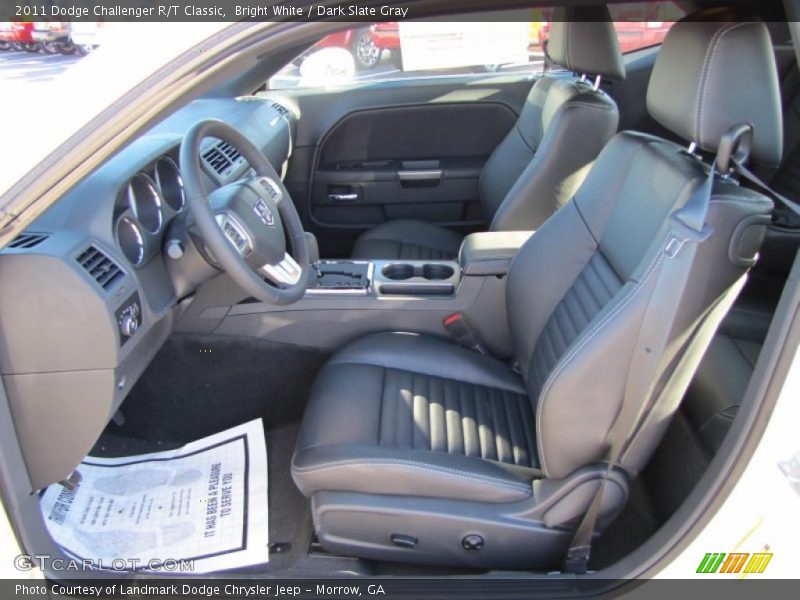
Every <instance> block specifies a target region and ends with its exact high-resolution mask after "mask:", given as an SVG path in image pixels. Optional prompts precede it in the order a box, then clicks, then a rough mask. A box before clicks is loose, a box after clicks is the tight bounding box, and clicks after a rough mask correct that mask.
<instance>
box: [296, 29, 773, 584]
mask: <svg viewBox="0 0 800 600" xmlns="http://www.w3.org/2000/svg"><path fill="white" fill-rule="evenodd" d="M647 102H648V108H649V110H650V112H651V114H652V116H653V117H654V118H656V119H657V120H658V121H659V122H660V123H661V124H663V125H665V126H666V127H668V128H669V129H671V130H672V131H673V132H674V133H675V134H677V135H679V136H681V137H682V138H684V139H686V140H687V141H692V142H695V143H696V144H697V146H698V147H699V148H701V149H702V150H705V151H707V152H715V151H716V150H717V145H718V140H720V138H721V136H722V135H723V133H725V132H726V131H727V130H728V129H729V128H730V127H731V126H733V125H737V124H740V123H750V124H752V125H753V128H754V132H755V133H754V137H753V145H752V150H751V157H752V158H754V159H756V160H759V161H761V162H763V163H770V164H775V165H777V164H778V162H779V161H780V157H781V152H782V147H781V145H782V142H781V140H782V122H781V112H780V95H779V91H778V78H777V73H776V67H775V63H774V58H773V54H772V49H771V43H770V38H769V34H768V32H767V29H766V27H765V26H764V24H763V23H761V22H753V21H744V22H739V21H733V22H731V21H726V22H707V21H700V20H691V19H686V20H684V21H681V22H678V23H677V24H676V25H674V27H673V28H672V30H671V31H670V33H669V34H668V36H667V39H666V41H665V43H664V45H663V48H662V49H661V51H660V55H659V57H658V60H657V63H656V65H655V67H654V70H653V74H652V78H651V81H650V86H649V89H648V96H647ZM708 168H709V167H708V165H707V164H705V163H704V162H703V161H702V160H701V159H700V158H698V156H696V155H693V154H690V153H689V152H687V151H686V150H685V147H684V146H680V145H677V144H675V143H672V142H669V141H666V140H664V139H661V138H658V137H654V136H650V135H644V134H640V133H634V132H623V133H620V134H617V135H616V136H615V137H614V138H613V139H612V140H611V142H610V143H609V144H608V146H607V147H606V148H605V149H604V150H603V152H602V153H601V154H600V156H599V157H598V159H597V161H596V163H595V164H594V166H593V168H592V170H591V172H590V174H589V176H588V177H587V179H586V181H585V182H584V184H583V185H582V186H581V188H580V189H579V190H578V192H577V194H576V195H575V197H574V198H573V199H572V200H571V201H570V202H569V203H567V204H566V205H565V206H564V207H563V208H561V209H560V210H559V211H558V212H557V213H556V214H555V215H553V216H552V217H551V218H550V219H549V220H547V221H546V222H545V223H544V225H543V226H542V227H541V228H540V229H539V230H538V231H537V232H536V233H535V234H534V235H533V236H531V237H530V239H529V240H528V241H527V242H526V243H525V245H524V246H523V247H522V248H521V249H520V251H519V253H518V254H517V256H516V258H515V259H514V261H513V264H512V266H511V268H510V272H509V274H508V277H507V285H506V304H507V306H506V308H507V314H508V320H509V324H510V331H511V336H512V342H513V348H514V357H513V364H514V365H515V367H516V368H512V366H510V364H512V363H511V362H509V363H506V362H503V361H501V360H498V359H496V358H492V357H489V356H483V355H481V354H478V353H475V352H472V351H469V350H466V349H464V348H462V347H460V346H457V345H455V344H452V343H450V342H449V341H445V340H442V339H438V338H435V337H432V336H429V335H419V334H413V333H376V334H372V335H368V336H366V337H364V338H361V339H358V340H356V341H355V342H353V343H351V344H350V345H348V346H346V347H345V348H344V349H342V350H340V351H339V352H338V353H336V354H335V355H334V356H333V357H332V358H331V360H330V361H329V362H328V363H327V364H326V365H325V367H324V368H323V369H322V371H321V373H320V375H319V376H318V378H317V380H316V383H315V385H314V387H313V390H312V393H311V398H310V401H309V404H308V407H307V409H306V414H305V417H304V420H303V423H302V427H301V431H300V434H299V439H298V442H297V448H296V452H295V454H294V457H293V460H292V475H293V477H294V480H295V482H296V484H297V486H298V487H299V488H300V490H301V491H302V492H303V493H304V494H305V495H306V496H308V497H310V498H311V501H312V513H313V519H314V526H315V530H316V532H317V535H318V537H319V540H320V542H321V544H322V546H323V547H325V548H326V549H328V550H330V551H334V552H337V553H340V554H347V555H354V556H359V557H366V558H373V559H383V560H397V561H406V562H417V563H425V564H448V565H461V566H473V567H479V568H542V569H549V568H552V567H556V566H557V565H558V564H559V562H560V559H561V558H562V557H563V553H564V552H565V550H566V548H567V546H568V545H569V542H570V540H571V538H572V535H573V532H574V528H575V526H576V523H577V521H579V520H580V518H581V517H582V515H583V514H584V512H585V511H586V510H587V508H588V505H589V503H590V502H591V499H592V497H593V495H594V493H595V491H596V490H597V489H598V487H599V485H600V481H602V479H603V477H604V474H605V472H606V466H605V465H604V464H602V461H603V460H604V459H605V457H606V456H607V454H608V449H609V439H608V435H609V431H610V430H611V428H612V426H613V424H614V421H615V418H616V416H617V414H618V412H619V410H620V406H621V402H622V398H623V395H624V392H625V388H626V382H627V381H628V380H629V377H631V373H632V371H631V369H630V365H631V361H632V360H633V354H634V349H635V342H636V339H637V332H638V331H639V326H640V324H641V322H642V319H643V315H644V314H645V312H646V311H647V309H648V306H649V305H650V303H651V301H652V296H651V294H650V293H649V291H648V290H650V289H651V287H650V285H649V281H648V278H649V277H650V275H651V274H652V273H653V272H654V271H655V270H656V269H655V267H656V266H657V265H658V264H659V261H662V260H664V261H665V260H667V258H665V257H668V256H669V250H668V246H667V244H668V240H669V239H670V232H671V225H670V219H669V217H670V215H671V214H673V213H674V212H675V211H676V209H679V208H681V207H682V206H683V205H684V203H686V201H687V199H688V198H689V197H690V196H692V194H693V193H694V191H695V190H696V189H697V188H698V187H699V186H701V185H702V184H703V182H704V181H705V180H706V178H707V173H708ZM771 210H772V202H771V201H770V200H769V199H768V198H766V197H765V196H763V195H761V194H760V193H757V192H755V191H753V190H750V189H747V188H743V187H740V186H739V185H738V183H737V182H736V181H735V180H733V178H729V177H718V178H717V179H716V180H715V182H714V185H713V191H712V195H711V203H710V206H709V210H708V214H707V217H706V221H705V222H706V225H707V226H708V227H710V228H711V229H712V230H713V233H712V234H711V236H710V237H709V238H708V239H706V240H705V241H703V242H702V243H700V244H699V245H698V247H697V251H696V254H695V260H694V262H693V263H692V267H691V271H690V272H689V278H688V285H687V286H686V289H685V290H683V292H682V293H677V294H676V295H675V297H674V298H673V299H672V300H674V302H675V303H677V311H676V313H675V314H676V315H677V316H676V318H675V321H674V324H673V326H672V328H671V330H670V333H669V335H668V343H667V344H666V345H665V349H664V351H663V353H661V355H660V356H659V357H658V358H659V360H658V368H657V370H656V373H657V376H656V378H655V379H656V380H657V382H658V384H657V385H653V386H651V387H650V388H649V389H650V392H649V396H648V397H642V398H641V407H642V413H641V415H640V417H639V428H638V430H637V431H638V432H637V435H636V436H635V437H634V438H633V439H632V440H631V442H630V443H629V444H628V446H627V448H626V450H625V452H624V453H623V454H622V457H621V459H620V461H619V466H620V468H619V469H615V470H613V471H611V472H610V473H609V475H608V479H607V482H606V484H605V488H604V492H603V496H602V503H601V505H600V511H599V513H600V517H599V519H598V529H599V530H602V528H603V527H604V526H605V525H607V524H608V523H609V522H610V521H611V520H612V519H613V518H614V517H615V516H616V514H617V513H618V512H619V511H620V510H621V508H622V507H623V506H624V504H625V502H626V500H627V493H628V481H629V479H630V478H632V477H635V476H636V474H637V473H638V471H639V470H640V469H641V468H643V466H644V465H645V464H646V462H647V460H648V458H649V456H650V454H651V453H652V451H653V450H654V449H655V447H656V446H657V445H658V443H659V441H660V439H661V437H662V435H663V432H664V430H665V428H666V426H667V425H668V423H669V420H670V417H671V416H672V414H673V412H674V411H675V410H676V408H677V406H678V403H679V402H680V399H681V397H682V396H683V393H684V391H685V389H686V387H687V385H688V383H689V381H690V379H691V377H692V375H693V373H694V371H695V369H696V367H697V364H698V362H699V360H700V359H701V357H702V354H703V352H704V351H705V349H706V347H707V345H708V343H709V341H710V339H711V337H712V335H713V332H714V331H715V329H716V328H717V326H718V324H719V322H720V320H721V319H722V317H723V316H724V314H725V312H726V311H727V308H728V307H729V306H730V304H731V303H732V301H733V299H734V298H735V296H736V294H737V293H738V291H739V290H740V289H741V286H742V284H743V283H744V279H745V277H746V273H747V270H748V269H749V267H750V266H752V265H753V264H754V262H755V258H756V253H757V251H758V247H759V245H760V243H761V240H762V238H763V235H764V231H765V226H766V224H767V223H768V222H769V215H770V212H771ZM634 375H635V374H634ZM654 383H655V382H654ZM645 407H646V408H645Z"/></svg>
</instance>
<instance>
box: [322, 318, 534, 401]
mask: <svg viewBox="0 0 800 600" xmlns="http://www.w3.org/2000/svg"><path fill="white" fill-rule="evenodd" d="M346 363H350V364H361V365H374V366H378V367H383V368H387V369H400V370H403V371H411V372H413V373H421V374H423V375H430V376H432V377H442V378H445V379H454V380H457V381H461V382H464V383H471V384H473V385H481V386H486V387H490V388H494V389H498V390H506V391H509V392H513V393H515V394H524V395H527V393H528V392H527V390H526V389H525V384H524V382H523V381H522V378H521V377H520V376H519V375H517V374H516V373H515V372H514V371H512V370H511V369H510V368H509V367H508V366H507V365H506V364H504V363H502V362H501V361H499V360H497V359H495V358H492V357H489V356H483V355H482V354H478V353H477V352H472V351H471V350H467V349H466V348H462V347H461V346H457V345H456V344H454V343H452V342H450V341H446V340H441V339H439V338H435V337H432V336H428V335H419V334H416V333H400V332H392V333H388V332H387V333H374V334H370V335H366V336H364V337H362V338H359V339H357V340H356V341H354V342H352V343H350V344H348V345H347V346H345V347H344V348H343V349H341V350H340V351H339V352H337V353H336V354H335V355H334V356H333V357H332V358H331V359H330V361H329V362H328V364H329V365H333V364H346Z"/></svg>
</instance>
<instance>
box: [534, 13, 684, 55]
mask: <svg viewBox="0 0 800 600" xmlns="http://www.w3.org/2000/svg"><path fill="white" fill-rule="evenodd" d="M671 25H672V22H666V21H615V22H614V29H616V31H617V39H618V40H619V49H620V51H621V52H622V53H623V54H625V53H626V52H633V51H634V50H640V49H642V48H647V47H648V46H655V45H657V44H660V43H662V42H663V41H664V38H665V37H666V35H667V32H668V31H669V28H670V26H671ZM549 37H550V23H545V24H543V25H542V27H541V29H539V46H540V47H542V48H544V44H545V43H546V42H547V38H549Z"/></svg>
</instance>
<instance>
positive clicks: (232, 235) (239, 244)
mask: <svg viewBox="0 0 800 600" xmlns="http://www.w3.org/2000/svg"><path fill="white" fill-rule="evenodd" d="M215 218H216V219H217V223H219V226H220V227H221V228H222V232H223V233H224V234H225V237H226V238H228V241H229V242H230V243H231V244H232V245H233V247H234V248H236V250H237V251H238V252H239V254H241V255H242V256H245V255H246V254H249V253H250V252H251V251H252V250H253V242H252V241H251V240H250V236H249V235H247V232H246V231H245V229H244V227H243V226H242V225H241V224H240V223H239V222H238V221H237V220H236V219H235V218H234V217H233V216H232V215H229V214H226V213H222V214H218V215H216V217H215Z"/></svg>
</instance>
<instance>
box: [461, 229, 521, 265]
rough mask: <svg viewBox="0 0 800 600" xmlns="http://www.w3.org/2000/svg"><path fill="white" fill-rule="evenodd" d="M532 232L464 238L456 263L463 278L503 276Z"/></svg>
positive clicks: (486, 233) (488, 232)
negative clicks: (459, 266)
mask: <svg viewBox="0 0 800 600" xmlns="http://www.w3.org/2000/svg"><path fill="white" fill-rule="evenodd" d="M533 233H534V232H533V231H485V232H481V233H472V234H470V235H468V236H467V237H465V238H464V241H463V242H462V243H461V249H460V250H459V251H458V262H459V264H460V265H461V272H462V274H463V275H465V276H471V275H505V274H506V273H508V268H509V267H510V266H511V261H512V260H514V257H515V256H516V255H517V252H518V251H519V249H520V248H521V247H522V245H523V244H524V243H525V242H526V241H527V240H528V238H529V237H531V235H533Z"/></svg>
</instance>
